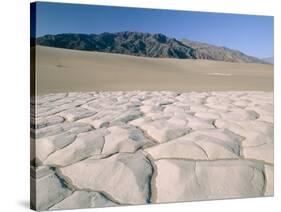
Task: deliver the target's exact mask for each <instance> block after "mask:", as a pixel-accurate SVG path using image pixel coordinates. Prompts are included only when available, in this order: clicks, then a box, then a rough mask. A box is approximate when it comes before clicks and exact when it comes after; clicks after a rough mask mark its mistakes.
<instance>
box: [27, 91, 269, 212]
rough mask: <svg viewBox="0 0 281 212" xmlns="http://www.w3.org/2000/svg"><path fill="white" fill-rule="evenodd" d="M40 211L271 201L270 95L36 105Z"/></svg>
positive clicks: (120, 95)
mask: <svg viewBox="0 0 281 212" xmlns="http://www.w3.org/2000/svg"><path fill="white" fill-rule="evenodd" d="M32 113H33V115H34V119H33V123H32V125H31V128H32V129H31V131H32V137H33V138H36V139H32V140H31V142H32V145H35V151H36V155H37V157H36V158H34V159H33V160H32V162H33V163H32V164H33V168H32V170H31V171H32V179H33V180H34V179H37V180H36V185H37V188H36V189H37V196H36V197H37V205H36V208H37V209H39V210H53V209H67V208H83V207H84V208H85V207H105V206H115V205H120V204H121V205H130V204H145V203H161V202H175V201H193V200H208V199H221V198H245V197H258V196H272V195H273V187H274V186H273V173H274V171H273V169H274V165H273V145H274V144H273V94H272V92H258V91H245V92H244V91H239V92H238V91H237V92H198V93H196V92H189V93H179V92H164V91H163V92H144V91H130V92H84V93H61V94H49V95H44V96H39V97H37V105H36V113H35V111H32Z"/></svg>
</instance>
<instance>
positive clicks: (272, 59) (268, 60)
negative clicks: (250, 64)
mask: <svg viewBox="0 0 281 212" xmlns="http://www.w3.org/2000/svg"><path fill="white" fill-rule="evenodd" d="M262 60H263V61H265V62H267V63H270V64H274V57H266V58H262Z"/></svg>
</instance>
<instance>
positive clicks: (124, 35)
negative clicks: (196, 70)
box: [36, 31, 268, 63]
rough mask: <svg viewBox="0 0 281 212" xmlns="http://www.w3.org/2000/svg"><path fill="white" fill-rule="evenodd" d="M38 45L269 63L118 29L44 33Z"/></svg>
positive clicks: (198, 44)
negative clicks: (115, 30) (89, 32)
mask: <svg viewBox="0 0 281 212" xmlns="http://www.w3.org/2000/svg"><path fill="white" fill-rule="evenodd" d="M36 44H37V45H42V46H49V47H57V48H65V49H75V50H85V51H98V52H108V53H119V54H127V55H134V56H145V57H154V58H178V59H207V60H217V61H226V62H244V63H268V62H267V61H265V60H262V59H259V58H256V57H252V56H249V55H246V54H244V53H242V52H240V51H237V50H233V49H229V48H226V47H219V46H215V45H210V44H206V43H201V42H195V41H190V40H187V39H182V40H177V39H175V38H169V37H167V36H165V35H163V34H160V33H157V34H151V33H143V32H129V31H125V32H117V33H108V32H105V33H101V34H79V33H63V34H57V35H44V36H41V37H38V38H37V39H36Z"/></svg>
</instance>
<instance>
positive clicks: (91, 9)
mask: <svg viewBox="0 0 281 212" xmlns="http://www.w3.org/2000/svg"><path fill="white" fill-rule="evenodd" d="M119 31H139V32H150V33H163V34H165V35H167V36H169V37H174V38H177V39H182V38H187V39H190V40H194V41H201V42H206V43H210V44H215V45H220V46H225V47H229V48H233V49H237V50H240V51H242V52H244V53H246V54H249V55H252V56H256V57H260V58H262V57H272V56H273V17H271V16H253V15H233V14H222V13H205V12H189V11H175V10H156V9H140V8H126V7H109V6H94V5H82V4H58V3H43V2H40V3H37V24H36V35H37V36H42V35H45V34H58V33H68V32H72V33H102V32H119Z"/></svg>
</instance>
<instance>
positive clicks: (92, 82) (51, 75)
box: [36, 46, 273, 95]
mask: <svg viewBox="0 0 281 212" xmlns="http://www.w3.org/2000/svg"><path fill="white" fill-rule="evenodd" d="M36 70H37V72H36V75H37V76H36V79H37V94H38V95H41V94H48V93H59V92H77V91H120V90H124V91H134V90H154V91H160V90H169V91H182V92H187V91H234V90H260V91H272V90H273V66H272V65H262V64H246V63H229V62H217V61H208V60H182V59H167V58H165V59H164V58H163V59H159V58H145V57H135V56H127V55H121V54H108V53H100V52H85V51H77V50H66V49H58V48H49V47H42V46H38V47H36Z"/></svg>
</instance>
